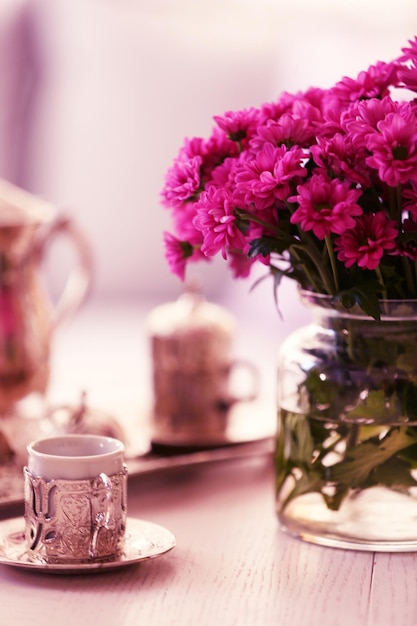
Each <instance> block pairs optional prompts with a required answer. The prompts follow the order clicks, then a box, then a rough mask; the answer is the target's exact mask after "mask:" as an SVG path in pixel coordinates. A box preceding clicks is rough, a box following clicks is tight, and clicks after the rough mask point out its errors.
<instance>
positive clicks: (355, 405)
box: [275, 292, 417, 551]
mask: <svg viewBox="0 0 417 626" xmlns="http://www.w3.org/2000/svg"><path fill="white" fill-rule="evenodd" d="M301 298H302V301H303V303H304V304H306V305H307V306H308V307H310V308H311V312H312V323H311V324H310V325H308V326H306V327H304V328H301V329H299V330H297V331H295V333H293V334H292V335H291V336H290V337H289V338H288V339H287V340H286V341H285V342H284V344H283V345H282V347H281V350H280V358H279V381H278V389H279V394H278V431H277V445H276V455H275V468H276V506H277V514H278V519H279V523H280V525H281V527H282V528H283V529H284V530H286V531H287V532H289V533H291V534H292V535H295V536H297V537H299V538H301V539H304V540H306V541H310V542H313V543H318V544H322V545H328V546H334V547H341V548H351V549H360V550H373V551H410V550H416V549H417V301H414V300H412V301H407V300H401V301H400V300H398V301H381V319H380V320H374V319H372V318H370V317H368V316H366V315H365V314H364V313H363V312H362V311H361V310H360V309H356V310H355V309H351V310H349V311H347V310H345V309H342V308H341V307H340V308H337V307H336V306H335V305H334V304H333V303H332V301H331V298H330V297H329V296H322V295H314V294H311V293H308V292H302V294H301Z"/></svg>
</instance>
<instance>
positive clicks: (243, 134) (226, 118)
mask: <svg viewBox="0 0 417 626" xmlns="http://www.w3.org/2000/svg"><path fill="white" fill-rule="evenodd" d="M258 120H259V110H258V109H255V108H253V107H252V108H250V109H243V110H242V111H227V112H226V113H225V114H224V115H215V116H214V121H215V122H216V123H217V124H218V126H219V128H221V129H222V130H223V131H224V132H225V133H226V135H227V137H228V138H229V139H230V140H232V141H237V142H242V141H244V140H245V139H249V138H250V137H251V136H252V135H253V133H254V131H255V129H256V127H257V125H258Z"/></svg>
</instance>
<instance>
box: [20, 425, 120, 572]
mask: <svg viewBox="0 0 417 626" xmlns="http://www.w3.org/2000/svg"><path fill="white" fill-rule="evenodd" d="M124 451H125V448H124V445H123V443H122V442H121V441H119V440H117V439H113V438H111V437H104V436H99V435H63V436H59V437H50V438H47V439H39V440H37V441H34V442H32V443H30V444H29V445H28V461H27V467H25V468H24V475H25V529H26V543H27V546H28V550H29V552H30V554H31V555H32V556H33V558H34V560H42V561H44V562H45V563H84V562H89V561H97V560H100V561H102V560H109V559H114V558H116V557H117V555H118V554H119V553H120V550H121V549H122V546H123V539H124V535H125V528H126V488H127V470H126V466H125V463H124Z"/></svg>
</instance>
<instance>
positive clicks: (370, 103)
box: [340, 97, 398, 146]
mask: <svg viewBox="0 0 417 626" xmlns="http://www.w3.org/2000/svg"><path fill="white" fill-rule="evenodd" d="M395 111H398V104H397V103H396V102H394V101H393V100H391V98H389V97H385V98H382V100H380V99H379V98H371V99H370V100H361V101H360V102H356V103H355V104H354V105H353V106H351V107H349V109H347V110H345V111H344V112H342V114H341V119H340V123H341V127H342V128H343V131H344V132H345V133H347V134H349V135H350V137H351V139H352V142H353V143H355V144H359V145H360V146H364V144H365V140H366V137H367V136H368V135H369V134H371V133H373V132H375V131H377V129H378V124H379V122H381V121H382V120H384V119H385V118H386V117H387V115H388V114H389V113H394V112H395Z"/></svg>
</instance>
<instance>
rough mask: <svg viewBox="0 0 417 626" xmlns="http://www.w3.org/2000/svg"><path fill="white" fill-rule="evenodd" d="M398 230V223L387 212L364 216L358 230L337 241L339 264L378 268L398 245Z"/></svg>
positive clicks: (347, 232)
mask: <svg viewBox="0 0 417 626" xmlns="http://www.w3.org/2000/svg"><path fill="white" fill-rule="evenodd" d="M397 237H398V230H397V227H396V223H395V221H394V220H391V219H389V218H388V217H387V216H386V215H385V213H383V212H380V213H376V214H375V215H361V216H360V217H358V219H357V220H356V224H355V226H354V228H351V229H350V230H348V231H346V232H344V233H343V234H342V235H341V236H340V237H338V238H337V239H336V240H335V251H336V252H337V253H338V254H337V257H338V259H339V261H342V262H343V263H344V264H345V266H346V267H351V266H352V265H354V264H355V263H356V264H357V265H358V266H359V267H361V268H362V269H367V270H374V269H376V268H377V267H378V266H379V264H380V261H381V259H382V257H383V255H384V253H385V252H392V251H393V250H394V249H395V248H396V246H397V244H396V239H397Z"/></svg>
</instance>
